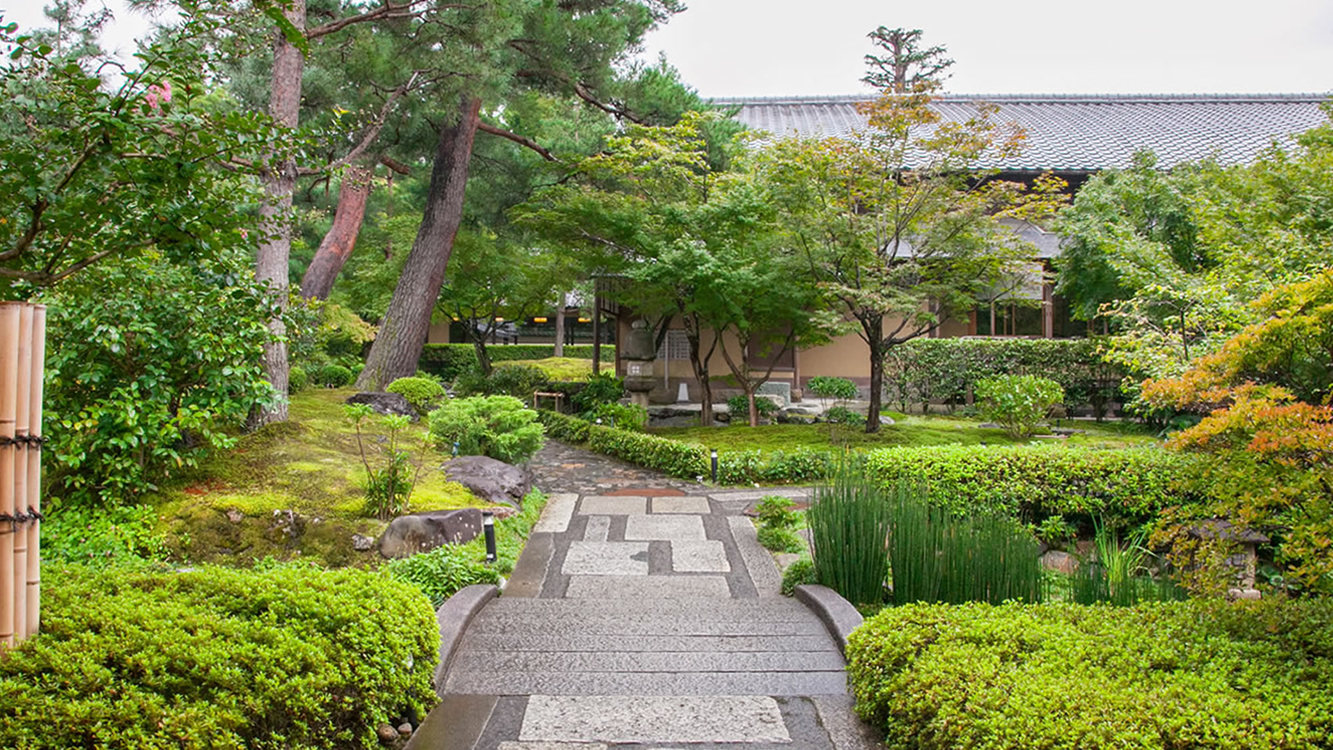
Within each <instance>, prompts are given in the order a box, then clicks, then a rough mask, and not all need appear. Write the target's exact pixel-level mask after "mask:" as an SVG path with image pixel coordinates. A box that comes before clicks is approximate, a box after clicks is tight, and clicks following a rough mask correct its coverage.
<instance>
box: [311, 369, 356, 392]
mask: <svg viewBox="0 0 1333 750" xmlns="http://www.w3.org/2000/svg"><path fill="white" fill-rule="evenodd" d="M354 377H355V376H353V375H352V371H351V370H349V369H347V368H346V367H343V366H342V365H325V366H323V367H321V368H319V375H318V376H317V377H316V380H317V382H318V383H319V384H320V385H322V386H325V387H328V388H342V387H344V386H348V385H351V384H352V380H353V379H354Z"/></svg>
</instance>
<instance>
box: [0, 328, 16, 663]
mask: <svg viewBox="0 0 1333 750" xmlns="http://www.w3.org/2000/svg"><path fill="white" fill-rule="evenodd" d="M19 306H20V305H19V303H17V302H6V303H3V304H0V515H3V516H6V517H9V518H12V517H13V516H14V453H15V451H14V424H15V411H16V410H17V409H18V359H19ZM0 643H3V644H4V645H6V646H11V647H12V646H13V645H14V524H12V523H9V522H3V521H0Z"/></svg>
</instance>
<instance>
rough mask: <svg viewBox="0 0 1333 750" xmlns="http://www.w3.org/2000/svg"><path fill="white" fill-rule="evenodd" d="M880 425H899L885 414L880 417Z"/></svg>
mask: <svg viewBox="0 0 1333 750" xmlns="http://www.w3.org/2000/svg"><path fill="white" fill-rule="evenodd" d="M879 423H880V424H881V425H883V426H885V427H892V426H894V425H895V424H897V423H896V422H894V421H893V417H886V416H884V415H883V414H881V415H879Z"/></svg>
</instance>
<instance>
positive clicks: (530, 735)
mask: <svg viewBox="0 0 1333 750" xmlns="http://www.w3.org/2000/svg"><path fill="white" fill-rule="evenodd" d="M519 739H520V740H522V741H529V742H531V741H548V742H549V741H556V742H607V743H622V742H635V743H672V744H676V743H705V742H706V743H774V742H781V743H788V742H791V740H792V737H791V735H790V734H789V733H788V731H787V726H786V724H785V723H784V722H783V718H782V712H781V709H780V708H779V707H778V704H777V702H776V701H774V700H773V699H772V698H769V697H767V696H762V695H732V696H725V697H716V698H698V697H685V696H669V697H656V696H634V697H632V698H621V699H606V698H601V697H598V698H582V697H567V696H554V695H534V696H532V698H531V699H529V700H528V706H527V711H526V713H525V715H524V717H523V725H522V728H521V730H520V733H519Z"/></svg>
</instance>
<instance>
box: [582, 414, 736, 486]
mask: <svg viewBox="0 0 1333 750" xmlns="http://www.w3.org/2000/svg"><path fill="white" fill-rule="evenodd" d="M588 449H589V450H593V451H596V452H598V453H602V454H605V455H608V456H614V457H616V458H619V459H621V460H623V461H628V462H630V463H632V464H635V465H637V466H642V467H644V468H645V469H654V470H656V471H660V472H662V473H663V474H667V475H669V476H673V477H677V478H679V479H695V478H696V477H707V476H709V475H710V474H711V473H712V468H711V464H710V459H709V455H708V449H707V448H705V447H704V446H702V445H699V444H698V443H680V442H677V441H675V440H668V439H666V438H660V437H656V436H654V435H645V434H643V433H641V432H629V431H627V430H616V429H612V428H610V427H599V426H598V425H590V426H589V429H588Z"/></svg>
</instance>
